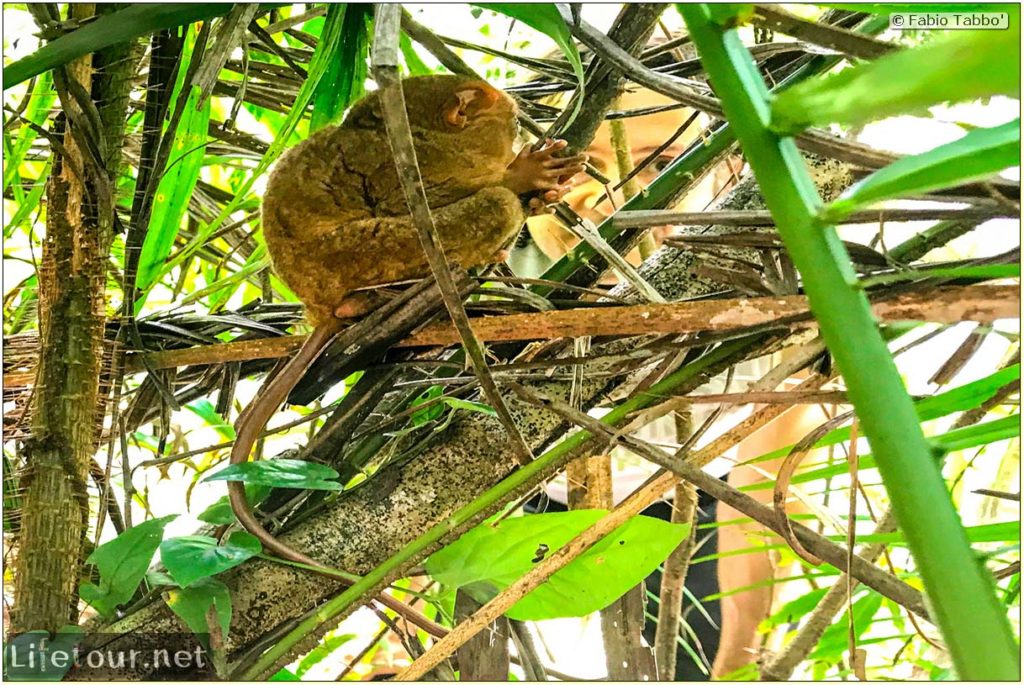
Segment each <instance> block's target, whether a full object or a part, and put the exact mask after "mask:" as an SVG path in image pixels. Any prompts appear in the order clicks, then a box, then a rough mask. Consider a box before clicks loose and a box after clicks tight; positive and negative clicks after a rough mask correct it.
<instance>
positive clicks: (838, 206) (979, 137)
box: [821, 119, 1020, 223]
mask: <svg viewBox="0 0 1024 685" xmlns="http://www.w3.org/2000/svg"><path fill="white" fill-rule="evenodd" d="M1014 166H1020V119H1015V120H1014V121H1011V122H1009V123H1006V124H1003V125H1002V126H996V127H995V128H979V129H975V130H973V131H971V132H970V133H968V134H967V135H965V136H964V137H963V138H960V139H959V140H955V141H953V142H952V143H947V144H946V145H940V146H939V147H937V148H935V149H934V150H929V151H928V152H925V153H922V154H920V155H912V156H910V157H904V158H902V159H900V160H897V161H895V162H893V163H892V164H890V165H889V166H886V167H883V168H882V169H879V170H878V171H876V172H875V173H873V174H871V175H870V176H868V177H867V178H865V179H863V180H861V181H860V182H859V183H856V184H854V185H853V186H852V187H851V188H849V189H848V190H847V191H846V192H844V193H843V194H842V195H840V196H839V199H837V200H836V201H834V202H833V203H832V204H830V205H828V206H827V207H826V208H825V209H824V210H823V212H822V213H821V219H822V221H823V222H824V223H833V222H837V221H840V220H842V219H843V218H845V217H847V216H849V214H850V213H851V212H855V211H857V210H858V209H864V208H866V207H867V206H869V205H872V204H874V203H876V202H880V201H882V200H890V199H893V198H898V197H907V196H909V195H916V194H919V193H924V192H927V191H930V190H939V189H942V188H951V187H953V186H958V185H961V184H964V183H970V182H972V181H980V180H983V179H986V178H989V177H990V176H993V175H995V174H997V173H999V172H1000V171H1002V170H1003V169H1007V168H1009V167H1014Z"/></svg>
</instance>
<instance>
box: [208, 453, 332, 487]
mask: <svg viewBox="0 0 1024 685" xmlns="http://www.w3.org/2000/svg"><path fill="white" fill-rule="evenodd" d="M337 477H338V472H337V471H335V470H334V469H332V468H331V467H330V466H324V465H323V464H316V463H314V462H311V461H302V460H301V459H270V460H265V461H247V462H245V463H244V464H233V465H232V466H228V467H227V468H224V469H221V470H220V471H217V472H216V473H214V474H211V475H209V476H207V477H206V478H204V479H203V482H204V483H208V482H210V481H214V480H238V481H242V482H243V483H252V484H254V485H269V486H270V487H274V488H300V489H304V490H341V485H339V484H338V483H337V482H336V481H335V480H334V479H335V478H337Z"/></svg>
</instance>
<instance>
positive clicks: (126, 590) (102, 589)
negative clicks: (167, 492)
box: [80, 514, 178, 616]
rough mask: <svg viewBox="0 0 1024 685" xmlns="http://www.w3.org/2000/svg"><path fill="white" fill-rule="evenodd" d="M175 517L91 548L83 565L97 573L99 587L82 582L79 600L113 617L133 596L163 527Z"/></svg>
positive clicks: (134, 530)
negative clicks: (80, 598) (92, 568)
mask: <svg viewBox="0 0 1024 685" xmlns="http://www.w3.org/2000/svg"><path fill="white" fill-rule="evenodd" d="M176 518H178V515H177V514H172V515H170V516H164V517H163V518H158V519H150V520H149V521H145V522H143V523H140V524H139V525H137V526H135V527H133V528H129V529H128V530H126V531H125V532H123V533H121V534H120V535H118V536H117V537H116V538H114V539H113V540H111V541H110V542H105V543H103V544H102V545H100V546H99V547H97V548H96V549H94V550H93V552H92V554H90V555H89V558H88V559H86V560H85V562H86V563H87V564H92V565H93V566H95V567H96V569H97V570H98V571H99V574H100V584H99V585H98V586H97V585H94V584H93V583H89V582H87V583H84V584H83V585H82V587H81V592H80V594H81V597H82V599H84V600H85V601H86V602H88V603H89V604H90V605H91V606H92V607H93V608H94V609H96V611H98V612H100V613H101V614H103V615H104V616H113V615H114V612H115V611H116V609H117V607H118V606H120V605H122V604H124V603H125V602H127V601H128V600H130V599H131V598H132V596H133V595H134V594H135V590H136V589H137V588H138V587H139V583H140V582H142V579H143V577H145V575H146V570H147V569H148V568H149V563H150V562H151V561H152V560H153V555H154V554H155V553H156V550H157V547H159V546H160V540H161V539H162V538H163V536H164V528H165V527H166V526H167V524H168V523H170V522H171V521H173V520H174V519H176Z"/></svg>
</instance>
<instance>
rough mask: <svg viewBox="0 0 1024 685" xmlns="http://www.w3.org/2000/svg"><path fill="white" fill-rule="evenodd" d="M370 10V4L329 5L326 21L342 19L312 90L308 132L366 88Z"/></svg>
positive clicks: (327, 121)
mask: <svg viewBox="0 0 1024 685" xmlns="http://www.w3.org/2000/svg"><path fill="white" fill-rule="evenodd" d="M372 12H373V6H372V5H361V4H354V3H348V4H344V5H340V4H338V5H329V6H328V9H327V21H329V22H331V21H341V22H342V24H341V35H340V37H339V38H338V40H337V41H336V42H335V43H334V45H332V46H331V51H330V54H329V56H328V63H327V70H326V71H325V72H324V75H323V77H322V78H321V79H320V82H319V83H317V85H316V90H314V91H313V114H312V116H311V117H310V121H309V130H310V132H313V131H316V130H318V129H321V128H323V127H324V126H326V125H328V124H331V123H334V122H335V121H337V120H338V119H340V118H341V115H342V113H344V111H345V110H346V109H347V108H348V106H349V105H351V104H352V103H353V102H355V101H356V100H358V99H359V98H360V97H362V95H363V93H364V92H365V90H366V89H365V84H366V74H367V57H368V56H369V51H370V19H371V17H372Z"/></svg>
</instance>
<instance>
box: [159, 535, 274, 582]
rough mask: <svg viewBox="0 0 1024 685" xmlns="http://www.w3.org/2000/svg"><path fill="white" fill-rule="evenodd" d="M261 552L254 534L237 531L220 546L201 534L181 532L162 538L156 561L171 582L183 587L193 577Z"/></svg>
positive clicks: (195, 578) (201, 577)
mask: <svg viewBox="0 0 1024 685" xmlns="http://www.w3.org/2000/svg"><path fill="white" fill-rule="evenodd" d="M261 551H263V546H262V545H261V544H260V541H259V540H258V539H256V537H255V536H254V535H251V534H249V533H246V532H243V531H239V532H235V533H233V534H232V535H231V537H230V538H228V541H227V542H226V543H224V544H223V545H219V544H217V540H215V539H214V538H211V537H207V536H205V535H183V536H182V537H178V538H171V539H170V540H164V542H163V543H162V544H161V545H160V560H161V561H162V562H163V564H164V566H165V567H166V568H167V572H168V573H169V574H170V575H171V577H172V578H174V582H176V583H177V584H178V585H180V586H181V587H183V588H187V587H189V586H190V585H192V583H194V582H196V581H197V580H202V579H203V578H209V577H210V576H215V575H217V574H218V573H221V572H223V571H227V570H228V569H229V568H234V567H235V566H238V565H239V564H241V563H242V562H244V561H247V560H249V559H251V558H252V557H254V556H256V555H257V554H259V553H260V552H261Z"/></svg>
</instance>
